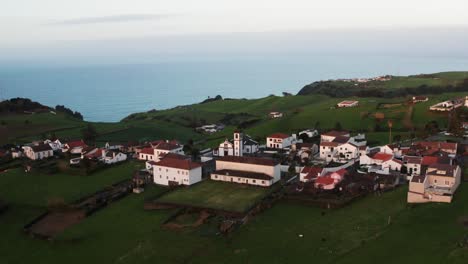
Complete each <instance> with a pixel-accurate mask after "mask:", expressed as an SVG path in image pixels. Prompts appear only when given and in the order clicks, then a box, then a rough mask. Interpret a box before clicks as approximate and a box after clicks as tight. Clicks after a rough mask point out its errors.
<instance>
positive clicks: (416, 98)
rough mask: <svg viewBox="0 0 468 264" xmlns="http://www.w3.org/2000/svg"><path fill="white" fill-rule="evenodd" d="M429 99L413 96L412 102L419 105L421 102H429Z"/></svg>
mask: <svg viewBox="0 0 468 264" xmlns="http://www.w3.org/2000/svg"><path fill="white" fill-rule="evenodd" d="M428 100H429V98H428V97H427V96H413V99H412V102H413V103H419V102H427V101H428Z"/></svg>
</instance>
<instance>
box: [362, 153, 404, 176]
mask: <svg viewBox="0 0 468 264" xmlns="http://www.w3.org/2000/svg"><path fill="white" fill-rule="evenodd" d="M359 164H360V165H361V166H363V165H365V166H369V167H374V168H375V170H376V171H379V172H380V173H383V174H388V173H389V171H401V167H402V166H403V162H402V161H400V160H397V159H395V158H394V156H393V155H392V154H387V153H382V152H375V153H369V154H366V155H362V156H360V159H359Z"/></svg>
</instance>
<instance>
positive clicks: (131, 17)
mask: <svg viewBox="0 0 468 264" xmlns="http://www.w3.org/2000/svg"><path fill="white" fill-rule="evenodd" d="M174 16H177V15H174V14H127V15H114V16H101V17H83V18H75V19H67V20H61V21H54V22H51V23H48V24H49V25H86V24H103V23H121V22H137V21H147V20H160V19H165V18H170V17H174Z"/></svg>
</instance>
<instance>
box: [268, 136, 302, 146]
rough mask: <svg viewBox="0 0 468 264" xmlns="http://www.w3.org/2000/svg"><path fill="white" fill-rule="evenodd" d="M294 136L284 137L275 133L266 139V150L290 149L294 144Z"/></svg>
mask: <svg viewBox="0 0 468 264" xmlns="http://www.w3.org/2000/svg"><path fill="white" fill-rule="evenodd" d="M296 142H297V139H296V135H292V136H290V135H286V134H283V133H275V134H272V135H269V136H268V137H267V138H266V146H267V148H273V149H285V148H289V147H291V145H292V144H294V143H296Z"/></svg>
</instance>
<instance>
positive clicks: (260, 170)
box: [211, 156, 281, 186]
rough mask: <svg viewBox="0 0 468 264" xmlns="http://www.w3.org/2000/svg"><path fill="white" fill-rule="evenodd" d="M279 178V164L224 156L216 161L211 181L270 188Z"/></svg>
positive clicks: (252, 158) (260, 159)
mask: <svg viewBox="0 0 468 264" xmlns="http://www.w3.org/2000/svg"><path fill="white" fill-rule="evenodd" d="M280 178H281V172H280V165H279V162H277V161H274V160H272V159H265V158H254V157H236V156H225V157H220V158H219V159H217V160H216V171H215V172H213V173H211V179H212V180H215V181H225V182H234V183H243V184H249V185H256V186H271V185H273V184H274V183H275V182H277V181H279V180H280Z"/></svg>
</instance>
